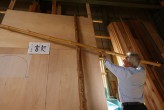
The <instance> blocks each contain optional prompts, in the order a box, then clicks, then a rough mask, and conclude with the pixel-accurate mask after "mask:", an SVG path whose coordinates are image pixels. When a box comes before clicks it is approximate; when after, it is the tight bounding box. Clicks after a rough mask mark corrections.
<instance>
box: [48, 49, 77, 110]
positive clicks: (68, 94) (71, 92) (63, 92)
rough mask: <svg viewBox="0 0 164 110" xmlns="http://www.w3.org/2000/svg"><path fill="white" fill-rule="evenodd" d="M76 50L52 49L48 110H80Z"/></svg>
mask: <svg viewBox="0 0 164 110" xmlns="http://www.w3.org/2000/svg"><path fill="white" fill-rule="evenodd" d="M79 109H80V102H79V93H78V74H77V62H76V50H52V51H51V55H50V63H49V73H48V82H47V98H46V110H79Z"/></svg>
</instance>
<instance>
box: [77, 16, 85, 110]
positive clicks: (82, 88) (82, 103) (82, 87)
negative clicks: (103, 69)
mask: <svg viewBox="0 0 164 110" xmlns="http://www.w3.org/2000/svg"><path fill="white" fill-rule="evenodd" d="M74 24H75V38H76V42H78V43H80V38H79V31H80V30H79V27H78V24H79V21H78V18H77V17H76V16H74ZM76 51H77V73H78V85H79V99H80V110H87V103H86V102H87V100H86V96H85V82H84V73H83V65H82V55H81V48H80V47H77V49H76Z"/></svg>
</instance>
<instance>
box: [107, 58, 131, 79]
mask: <svg viewBox="0 0 164 110" xmlns="http://www.w3.org/2000/svg"><path fill="white" fill-rule="evenodd" d="M104 61H105V65H106V67H107V68H108V69H109V70H110V71H111V72H112V73H113V74H114V75H115V76H116V77H117V78H118V79H124V78H127V77H128V74H129V72H128V70H127V69H126V68H124V67H122V66H116V65H114V64H113V63H112V62H111V61H110V60H109V59H107V58H105V59H104Z"/></svg>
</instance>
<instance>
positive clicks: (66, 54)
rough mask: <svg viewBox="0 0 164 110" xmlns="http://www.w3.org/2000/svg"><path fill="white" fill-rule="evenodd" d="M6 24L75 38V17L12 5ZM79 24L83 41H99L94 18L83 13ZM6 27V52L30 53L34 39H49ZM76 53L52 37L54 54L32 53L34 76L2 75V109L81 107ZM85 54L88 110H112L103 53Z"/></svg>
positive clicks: (0, 41)
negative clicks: (104, 77)
mask: <svg viewBox="0 0 164 110" xmlns="http://www.w3.org/2000/svg"><path fill="white" fill-rule="evenodd" d="M2 24H5V25H10V26H14V27H18V28H21V29H27V30H30V31H34V32H38V33H42V34H46V35H51V36H56V37H59V38H63V39H67V40H72V41H75V27H74V17H68V16H61V15H49V14H40V13H31V12H21V11H12V10H8V11H7V13H6V15H5V17H4V20H3V22H2ZM79 24H80V25H79V27H80V33H81V35H80V36H81V38H82V39H81V41H82V43H85V44H89V45H92V46H96V42H95V36H94V31H93V27H92V21H91V20H88V18H80V19H79ZM0 33H1V35H0V48H1V51H0V54H23V55H26V54H27V53H26V52H27V48H28V43H29V42H34V41H35V42H47V41H44V40H40V39H37V38H33V37H30V36H26V35H23V34H19V33H15V32H11V31H7V30H3V29H0ZM76 54H77V53H76V49H75V48H72V47H67V46H65V45H59V44H55V43H51V50H50V55H32V57H31V60H30V63H29V72H28V74H29V77H28V78H7V79H6V78H1V79H0V82H1V83H0V84H1V85H0V96H1V97H2V100H1V101H0V109H1V110H11V109H14V110H54V109H55V110H79V109H80V103H79V93H78V76H77V55H76ZM82 56H83V59H82V60H83V65H84V66H83V69H84V73H85V82H86V83H85V86H86V97H87V106H88V110H107V104H106V99H105V91H104V87H103V81H102V77H101V71H100V65H99V59H98V55H97V54H93V53H90V52H87V51H83V54H82ZM6 81H7V84H8V81H9V82H10V84H8V85H7V86H5V85H6ZM4 88H5V89H4ZM13 91H14V93H13V94H12V92H13ZM9 99H11V100H9ZM15 100H16V101H15Z"/></svg>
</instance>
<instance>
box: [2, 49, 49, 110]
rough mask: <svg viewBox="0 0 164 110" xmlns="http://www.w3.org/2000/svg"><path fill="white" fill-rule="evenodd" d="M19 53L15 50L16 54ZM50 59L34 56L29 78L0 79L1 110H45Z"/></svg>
mask: <svg viewBox="0 0 164 110" xmlns="http://www.w3.org/2000/svg"><path fill="white" fill-rule="evenodd" d="M6 51H8V50H7V49H6ZM17 52H18V53H19V50H16V49H15V52H14V53H15V54H16V53H17ZM7 53H8V54H9V52H7ZM4 54H5V51H4ZM22 55H25V54H22ZM48 58H49V57H48V56H42V55H35V56H33V57H32V59H31V61H30V67H29V72H28V73H29V76H28V77H0V84H1V85H0V97H1V101H0V109H1V110H11V109H13V110H45V109H44V108H45V98H46V82H47V81H46V80H47V78H46V76H47V73H48V63H49V62H48V61H49V60H48ZM38 62H39V63H38ZM20 69H21V68H20Z"/></svg>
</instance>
